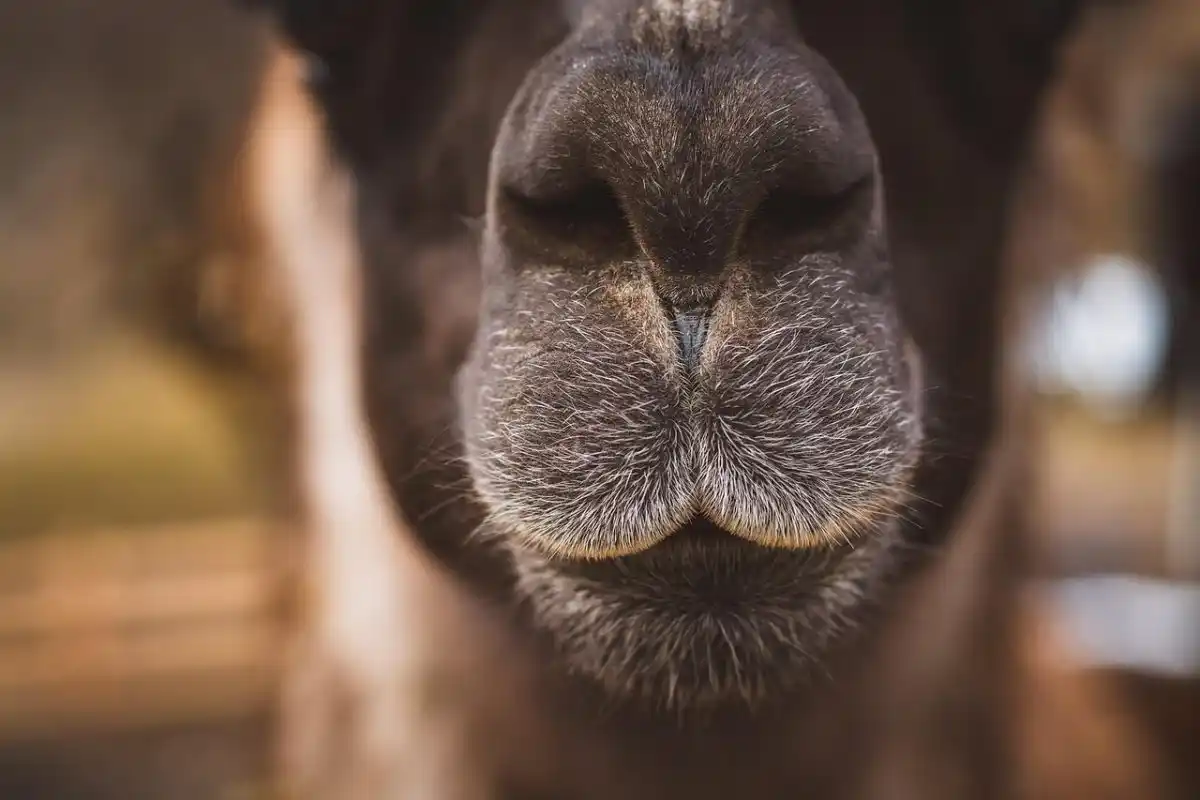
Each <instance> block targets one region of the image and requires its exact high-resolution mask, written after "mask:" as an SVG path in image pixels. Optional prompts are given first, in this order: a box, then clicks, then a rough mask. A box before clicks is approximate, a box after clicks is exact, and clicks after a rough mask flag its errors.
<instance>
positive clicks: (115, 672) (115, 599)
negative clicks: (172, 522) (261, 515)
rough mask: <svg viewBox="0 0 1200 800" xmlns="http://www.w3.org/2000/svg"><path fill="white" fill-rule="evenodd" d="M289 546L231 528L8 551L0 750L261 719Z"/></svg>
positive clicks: (3, 576)
mask: <svg viewBox="0 0 1200 800" xmlns="http://www.w3.org/2000/svg"><path fill="white" fill-rule="evenodd" d="M281 541H282V539H281V537H280V536H279V535H278V531H277V530H275V529H273V528H272V526H270V525H268V524H264V523H258V522H252V521H234V522H221V523H215V524H198V525H192V526H188V527H172V528H169V529H155V530H151V531H145V530H138V531H107V532H99V533H96V532H91V533H88V534H84V535H78V534H70V535H67V534H64V535H61V536H59V535H55V536H49V537H43V538H40V539H29V540H19V541H13V542H7V543H0V737H2V738H11V737H21V738H23V737H27V736H31V735H32V736H41V735H54V734H55V733H60V732H63V731H66V730H77V729H79V728H80V727H81V726H84V727H87V728H95V727H102V728H105V727H123V726H130V725H143V724H155V723H159V724H162V723H173V722H194V721H200V720H210V719H214V718H222V717H227V716H230V715H240V714H243V713H255V712H258V711H261V710H262V709H263V707H264V705H265V704H266V703H268V702H269V701H270V698H271V694H272V692H273V690H274V686H275V683H276V670H277V666H278V665H277V661H278V657H279V636H280V630H279V616H280V615H279V588H280V585H281V583H280V574H281V569H280V565H281V561H282V559H281V557H280V555H281V552H282V551H281V546H280V545H281Z"/></svg>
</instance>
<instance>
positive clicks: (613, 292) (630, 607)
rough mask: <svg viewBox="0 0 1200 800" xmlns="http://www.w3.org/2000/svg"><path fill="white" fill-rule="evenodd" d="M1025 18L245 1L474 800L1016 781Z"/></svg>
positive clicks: (836, 793)
mask: <svg viewBox="0 0 1200 800" xmlns="http://www.w3.org/2000/svg"><path fill="white" fill-rule="evenodd" d="M1036 5H1037V4H1031V5H1030V7H1029V8H1026V7H1025V5H1024V4H1023V3H1021V2H1017V3H1009V2H1003V3H1001V2H996V3H969V4H968V3H961V4H957V3H951V2H936V1H935V0H907V2H906V1H905V0H841V2H838V3H828V2H821V1H820V0H795V2H790V3H786V2H773V1H772V0H726V2H712V1H710V0H705V2H690V0H679V2H665V1H664V0H654V1H653V2H651V1H650V0H647V1H646V2H638V1H636V0H590V1H583V0H576V1H575V2H567V3H558V2H552V1H551V0H523V1H522V2H513V0H505V1H504V2H488V1H487V0H457V1H456V2H441V3H437V4H434V3H418V2H400V1H397V2H392V3H384V2H373V3H369V2H364V3H360V4H356V5H354V6H353V9H352V10H350V9H351V7H350V6H346V5H338V4H333V3H324V2H321V0H308V1H307V2H301V1H300V0H291V1H288V0H283V1H282V2H281V3H280V7H281V8H280V10H281V11H283V12H284V13H283V15H282V17H281V18H282V19H283V21H284V23H285V29H286V31H287V33H288V35H289V36H290V37H291V41H292V42H293V43H294V44H296V45H298V46H299V47H301V48H305V49H308V50H310V51H312V52H313V53H314V54H315V55H316V56H317V57H318V58H320V59H321V60H323V62H324V69H323V70H321V71H319V72H318V73H315V74H316V75H317V76H318V77H317V82H316V83H315V84H314V85H313V87H312V90H313V95H314V97H316V98H317V99H318V101H319V103H320V105H321V108H322V109H323V111H324V113H325V121H326V125H327V131H328V135H329V140H330V142H331V144H332V146H333V150H334V151H335V153H336V154H337V156H338V158H339V159H340V160H341V162H342V163H343V164H344V165H345V166H346V167H347V168H348V169H349V171H350V173H351V174H352V175H353V177H354V182H355V185H356V190H357V197H356V203H357V205H356V208H357V222H358V231H357V233H358V236H357V245H358V252H359V254H360V256H359V257H360V258H361V261H362V263H361V280H362V288H363V292H362V302H363V306H362V310H361V316H360V320H361V325H362V329H361V333H362V337H363V345H362V347H363V354H364V359H363V375H362V380H363V381H364V386H365V389H366V416H367V420H368V421H369V426H370V431H371V434H372V436H373V439H374V443H375V447H376V454H377V455H378V458H379V463H380V464H381V465H382V468H383V473H384V475H385V476H386V479H387V481H388V486H389V489H390V492H391V497H392V498H393V499H394V500H395V502H396V503H397V504H398V506H399V507H400V508H401V509H402V511H403V512H404V515H405V517H406V518H407V520H408V522H409V524H410V527H411V529H412V531H411V532H412V535H413V536H414V537H415V538H416V539H417V540H418V541H419V542H420V543H421V544H422V545H424V547H425V554H424V555H422V556H421V558H425V557H427V556H431V557H432V558H433V559H435V560H436V561H437V563H438V565H439V567H438V569H444V570H446V572H445V573H444V574H442V575H441V577H440V578H439V580H440V581H441V585H442V590H443V591H446V590H447V589H448V588H449V591H450V593H451V594H453V595H454V596H455V597H457V598H458V600H459V601H460V602H462V603H463V605H464V606H465V607H466V610H461V614H459V615H458V616H457V617H456V616H455V615H454V614H451V612H449V611H448V610H446V609H445V608H439V612H440V616H439V622H440V624H443V625H445V626H446V627H447V628H448V629H450V630H455V631H458V632H459V633H460V634H461V635H462V637H463V639H462V640H461V641H459V640H457V639H456V642H457V643H458V644H459V645H462V646H464V647H466V650H467V652H469V653H470V654H471V656H470V658H468V659H467V661H469V662H470V663H471V664H473V665H474V666H473V667H472V668H470V669H466V670H465V674H461V675H460V674H458V673H454V672H447V673H446V675H445V676H444V679H445V680H446V681H448V682H450V684H451V685H452V686H453V687H454V689H455V690H454V691H453V692H452V693H450V694H449V695H447V696H446V697H442V698H440V699H438V700H437V701H436V703H434V704H435V705H438V704H441V706H442V707H445V708H452V709H453V714H454V715H456V718H458V719H461V720H462V724H463V728H464V737H465V738H464V740H463V741H464V744H463V747H464V748H465V752H466V753H467V755H463V756H462V759H463V760H462V761H461V762H460V763H459V764H458V766H459V768H460V769H461V770H462V771H463V773H466V774H471V775H474V776H477V777H478V779H479V783H478V785H480V786H483V787H486V789H485V790H484V791H485V793H487V794H488V795H489V796H496V797H531V796H533V797H570V798H613V797H620V798H630V799H632V800H637V799H638V798H664V797H681V798H682V797H687V798H689V799H692V800H700V799H701V798H708V797H713V798H716V797H728V796H731V795H738V796H745V797H780V796H789V797H790V796H796V794H797V793H802V794H805V795H811V796H816V797H823V798H832V799H833V800H838V798H851V797H869V798H893V797H895V798H901V797H921V798H931V797H946V798H950V797H971V798H987V797H1032V796H1044V794H1039V792H1042V793H1044V791H1045V786H1046V785H1047V784H1045V783H1044V781H1042V778H1043V777H1044V776H1043V775H1042V774H1041V773H1040V772H1038V771H1037V770H1036V769H1034V770H1033V774H1032V776H1030V774H1029V773H1030V769H1031V768H1030V767H1029V764H1031V763H1032V760H1031V759H1030V758H1029V757H1028V753H1026V752H1024V751H1023V749H1022V747H1021V741H1020V740H1019V738H1018V737H1019V736H1020V735H1022V734H1021V731H1022V730H1023V728H1022V724H1023V723H1025V722H1026V720H1027V719H1028V713H1027V711H1028V708H1030V707H1032V708H1037V705H1036V703H1034V704H1033V706H1028V705H1026V704H1024V703H1014V702H1012V699H1013V698H1014V697H1018V696H1019V697H1022V698H1025V697H1026V695H1025V694H1024V693H1025V692H1031V693H1032V695H1033V696H1036V694H1037V693H1038V692H1040V691H1044V690H1043V689H1042V688H1039V687H1041V686H1042V685H1043V684H1041V683H1037V682H1030V681H1028V680H1026V679H1027V678H1028V676H1029V675H1030V674H1031V672H1030V662H1029V660H1028V659H1027V658H1026V655H1025V652H1026V648H1025V644H1024V642H1025V640H1024V638H1023V635H1022V633H1021V631H1022V629H1023V622H1022V612H1021V610H1020V608H1019V605H1018V603H1017V602H1016V597H1017V589H1018V586H1019V576H1020V573H1021V569H1022V567H1023V565H1024V538H1025V537H1024V520H1023V519H1022V513H1021V506H1022V497H1023V486H1022V485H1021V481H1020V478H1021V475H1022V469H1021V461H1022V458H1023V453H1022V448H1021V443H1022V437H1023V434H1024V427H1023V414H1022V411H1021V405H1020V404H1019V403H1010V402H1008V398H1006V397H1004V396H1003V395H1002V393H1001V391H1000V387H1001V375H1002V373H1003V371H1004V363H1003V361H1002V359H1001V350H1000V347H999V343H1000V341H1001V340H1002V336H1003V332H1002V329H1001V325H1000V314H1001V308H1002V302H1003V298H1004V297H1005V296H1006V294H1007V292H1008V287H1007V286H1006V283H1005V281H1004V279H1003V277H1002V271H1001V263H1002V258H1001V241H1002V238H1003V232H1004V225H1005V216H1006V204H1007V197H1008V192H1009V189H1010V188H1011V183H1012V180H1013V177H1014V175H1015V174H1016V168H1017V164H1018V163H1019V157H1020V155H1021V152H1022V149H1023V147H1024V142H1025V138H1026V135H1027V132H1028V129H1029V127H1030V125H1031V124H1032V119H1033V117H1034V114H1035V110H1036V109H1035V103H1036V98H1037V97H1038V94H1039V92H1040V90H1041V88H1042V85H1043V83H1044V82H1045V81H1046V80H1047V79H1048V77H1049V69H1050V65H1051V64H1052V61H1053V57H1052V51H1053V47H1054V45H1055V42H1056V41H1057V37H1058V36H1060V35H1061V33H1062V30H1063V29H1064V22H1063V20H1061V19H1059V18H1058V17H1057V16H1055V15H1051V17H1049V18H1042V17H1040V16H1038V14H1037V13H1030V12H1033V11H1035V9H1034V6H1036ZM934 11H940V13H936V14H935V13H933V12H934ZM868 20H869V23H868V22H866V21H868ZM989 37H991V38H989ZM979 43H982V45H983V46H980V47H975V46H974V45H975V44H979ZM1021 48H1026V49H1027V50H1028V51H1029V53H1030V57H1029V58H1028V59H1022V60H1020V67H1019V68H1012V69H1009V68H1008V67H1006V66H1004V64H1005V63H1007V62H1003V63H1002V60H1003V59H1010V58H1013V57H1014V56H1013V54H1014V53H1016V52H1020V51H1021ZM997 59H1000V60H997ZM959 67H961V69H958V68H959ZM964 82H965V83H964ZM997 120H1000V121H1002V123H1003V124H1002V125H996V124H993V123H995V122H996V121H997ZM480 215H482V218H483V223H482V231H481V237H480V240H479V241H476V240H475V239H474V238H473V234H472V233H471V232H470V231H469V229H468V226H467V225H466V224H464V221H463V217H464V216H465V217H468V218H470V217H478V216H480ZM697 320H699V323H697ZM697 325H698V326H699V327H697ZM685 326H686V327H687V330H689V331H691V333H688V334H687V337H690V338H689V343H688V345H687V347H684V346H683V345H682V344H681V342H682V338H681V337H684V334H683V333H682V331H683V330H684V329H685ZM696 331H704V332H706V333H704V334H703V335H702V334H700V333H696ZM460 366H461V367H462V369H461V370H460ZM1016 396H1018V395H1017V394H1014V397H1016ZM345 535H347V536H352V535H353V534H352V533H350V532H345ZM329 540H330V541H335V540H336V537H333V536H330V537H329ZM456 613H457V612H456ZM381 635H385V634H382V632H381ZM481 665H490V666H481ZM499 665H503V671H500V667H499ZM480 669H483V670H485V671H486V670H495V672H494V673H493V672H489V673H488V674H486V675H480V674H479V672H478V670H480ZM473 670H474V671H473ZM456 676H457V677H456ZM1031 686H1032V687H1034V688H1030V687H1031ZM430 713H431V714H433V712H432V711H431V712H430ZM501 730H503V731H506V732H507V734H501V735H497V731H501ZM1130 749H1131V750H1132V749H1133V747H1132V746H1131V747H1130ZM1105 768H1111V772H1109V771H1106V769H1105ZM1084 769H1088V770H1092V771H1093V775H1092V777H1094V778H1096V781H1097V784H1096V785H1103V786H1105V787H1108V788H1110V789H1111V790H1112V792H1113V794H1112V795H1111V796H1113V797H1117V796H1129V797H1132V796H1137V797H1149V796H1152V793H1150V792H1151V790H1150V789H1149V788H1148V787H1149V785H1148V784H1144V783H1141V782H1139V775H1138V770H1137V769H1136V768H1135V767H1128V768H1127V765H1126V764H1106V765H1102V766H1101V765H1096V764H1087V765H1084ZM1055 777H1056V779H1057V778H1058V777H1060V776H1059V775H1057V774H1056V776H1055ZM1131 787H1136V788H1131ZM436 796H450V790H446V792H445V793H443V794H441V795H436Z"/></svg>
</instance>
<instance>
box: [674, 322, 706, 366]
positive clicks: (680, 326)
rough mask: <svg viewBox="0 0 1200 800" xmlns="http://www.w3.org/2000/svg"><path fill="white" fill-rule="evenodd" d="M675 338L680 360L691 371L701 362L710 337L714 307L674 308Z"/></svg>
mask: <svg viewBox="0 0 1200 800" xmlns="http://www.w3.org/2000/svg"><path fill="white" fill-rule="evenodd" d="M673 315H674V324H675V340H676V342H677V343H678V345H679V360H680V361H682V362H683V366H684V369H686V370H688V371H691V370H694V369H696V367H697V366H699V364H700V354H701V353H702V352H703V351H704V341H705V339H707V338H708V329H709V321H710V319H711V316H712V309H711V308H709V307H707V306H695V307H693V308H686V309H675V310H673Z"/></svg>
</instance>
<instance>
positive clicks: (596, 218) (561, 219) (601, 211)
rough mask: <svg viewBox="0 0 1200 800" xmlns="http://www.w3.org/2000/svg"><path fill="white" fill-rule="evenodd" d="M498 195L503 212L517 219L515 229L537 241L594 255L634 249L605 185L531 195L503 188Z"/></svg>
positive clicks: (622, 213) (614, 199) (615, 200)
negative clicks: (582, 249) (578, 249)
mask: <svg viewBox="0 0 1200 800" xmlns="http://www.w3.org/2000/svg"><path fill="white" fill-rule="evenodd" d="M501 199H502V208H503V210H504V212H505V213H506V214H508V215H513V217H512V219H513V221H517V220H519V221H520V224H519V225H518V226H516V229H517V230H523V231H525V232H526V233H528V234H530V235H532V236H534V237H536V239H537V241H538V242H540V243H541V244H543V245H549V246H551V247H554V246H555V245H559V246H566V247H569V248H572V249H575V248H584V249H586V250H588V251H589V252H592V253H593V254H594V255H596V256H598V257H613V256H617V255H628V251H631V250H632V249H634V247H635V245H634V240H633V232H632V229H631V227H630V225H629V222H628V219H627V218H626V216H625V211H624V208H623V207H622V205H621V201H620V199H619V198H618V197H617V195H616V193H615V192H614V191H613V189H612V187H611V186H609V185H608V184H607V183H603V182H599V181H597V182H588V183H584V184H582V185H577V186H570V187H555V188H554V190H553V191H541V192H537V193H525V192H521V191H518V190H516V189H513V188H511V187H506V188H504V189H502V190H501ZM510 227H511V226H510Z"/></svg>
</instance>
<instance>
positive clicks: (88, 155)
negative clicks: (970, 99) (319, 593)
mask: <svg viewBox="0 0 1200 800" xmlns="http://www.w3.org/2000/svg"><path fill="white" fill-rule="evenodd" d="M231 6H232V4H230V3H224V2H211V3H196V2H194V0H105V2H103V3H96V2H90V1H89V0H38V2H30V0H0V797H3V798H9V797H12V798H53V799H54V800H58V799H60V798H89V800H105V799H106V798H120V800H138V799H139V798H171V799H172V800H190V798H205V800H232V799H233V798H254V797H263V796H265V794H264V793H263V792H264V788H263V787H264V785H265V779H266V770H267V767H268V755H269V751H268V747H269V735H268V733H269V724H270V722H269V720H270V714H271V709H272V704H273V702H274V699H275V697H274V692H275V691H276V689H275V687H276V684H277V675H278V668H279V664H278V658H279V653H280V639H279V637H280V635H281V631H280V627H281V626H280V619H281V608H282V606H283V605H284V600H285V597H286V584H287V571H286V570H287V565H288V564H289V554H290V550H289V548H288V543H289V541H291V540H292V538H294V537H292V535H291V534H290V533H289V531H288V528H287V525H286V523H285V520H286V519H287V515H286V514H285V513H284V511H285V509H286V508H288V503H289V500H290V498H288V496H287V493H286V484H285V480H284V477H285V475H286V470H285V469H284V464H285V463H286V457H287V456H286V453H287V443H286V442H285V441H284V439H283V429H284V420H285V419H286V413H287V406H286V403H285V402H284V399H283V397H282V396H281V394H280V391H279V382H278V381H277V380H272V377H273V376H276V375H277V374H278V373H277V369H276V367H275V365H273V364H272V363H270V359H269V358H265V357H264V356H263V354H262V352H261V348H256V347H255V346H254V345H253V342H254V335H253V334H254V332H253V331H252V330H248V329H247V325H246V321H245V315H244V314H242V315H240V316H239V315H238V314H237V313H236V309H237V304H238V302H239V299H238V298H239V294H238V292H239V286H238V282H237V279H236V276H238V275H243V274H246V273H247V271H249V270H253V269H254V268H255V266H256V265H255V264H254V263H253V262H254V260H255V259H256V258H257V253H256V249H255V246H254V242H253V237H252V236H251V235H250V234H249V233H248V232H247V230H246V226H245V224H244V220H243V219H242V218H241V216H240V215H239V213H238V211H239V201H240V196H239V195H238V183H237V180H238V167H239V162H238V154H239V148H240V145H241V143H242V141H243V137H244V136H245V135H246V126H247V123H248V115H249V113H250V110H251V108H252V105H253V102H254V100H255V92H256V90H257V88H258V83H257V81H258V78H259V76H260V69H261V67H262V66H263V65H264V63H265V61H264V58H265V49H264V48H265V44H266V32H265V30H264V28H263V27H262V26H261V25H260V20H257V19H255V18H252V17H248V16H247V15H245V14H242V13H239V12H237V11H235V10H233V9H232V7H231ZM1012 250H1013V258H1014V260H1015V262H1016V269H1018V270H1019V271H1021V272H1023V273H1025V274H1028V275H1030V276H1032V278H1033V279H1034V280H1039V281H1045V282H1046V283H1047V284H1048V291H1047V292H1046V293H1045V297H1044V300H1043V301H1040V302H1039V304H1038V305H1037V307H1036V308H1034V309H1032V313H1031V317H1030V319H1031V324H1030V325H1029V326H1028V330H1027V331H1026V334H1025V339H1024V341H1023V343H1022V348H1021V351H1020V352H1021V354H1022V365H1023V368H1025V369H1027V370H1028V372H1029V375H1030V376H1031V378H1032V379H1033V380H1034V382H1035V385H1036V386H1037V388H1038V404H1037V408H1038V417H1039V422H1040V423H1041V425H1042V433H1043V435H1042V436H1041V437H1039V441H1038V445H1037V447H1038V452H1037V455H1038V459H1037V463H1038V474H1037V481H1036V486H1035V490H1034V492H1033V495H1032V496H1031V498H1030V502H1031V508H1032V509H1033V511H1034V514H1035V517H1036V519H1037V521H1038V523H1039V530H1040V531H1041V533H1042V545H1043V556H1044V558H1043V573H1044V580H1043V581H1042V582H1041V584H1040V585H1039V589H1038V591H1039V592H1041V593H1043V595H1044V597H1045V598H1046V599H1047V600H1049V601H1050V602H1052V603H1055V604H1057V605H1058V607H1059V608H1060V610H1061V611H1062V612H1063V615H1064V620H1065V628H1066V631H1067V633H1068V635H1070V636H1071V637H1072V638H1073V639H1074V641H1075V643H1076V644H1077V645H1078V646H1079V648H1080V651H1081V652H1082V653H1083V654H1084V656H1085V657H1086V658H1087V659H1088V660H1089V661H1090V662H1091V663H1092V664H1093V665H1094V666H1095V667H1096V668H1097V669H1104V670H1115V671H1119V672H1120V674H1121V675H1122V676H1123V680H1125V681H1126V682H1127V684H1128V687H1129V688H1130V690H1131V691H1134V692H1136V693H1137V696H1138V697H1139V698H1141V700H1142V704H1141V707H1142V708H1143V711H1144V713H1145V714H1146V715H1147V716H1148V718H1152V719H1153V720H1154V721H1155V722H1156V723H1158V729H1159V730H1162V731H1165V732H1168V733H1164V740H1163V745H1164V747H1165V748H1175V749H1176V750H1177V752H1178V755H1179V757H1178V759H1177V760H1178V762H1179V763H1180V764H1185V765H1186V764H1187V763H1188V762H1189V761H1191V760H1194V758H1191V757H1189V755H1188V753H1189V752H1191V753H1194V752H1196V751H1195V747H1196V746H1197V744H1196V743H1200V730H1198V728H1200V705H1198V704H1197V700H1196V697H1197V692H1196V689H1195V685H1196V682H1197V681H1200V588H1198V587H1200V533H1198V531H1197V527H1198V525H1200V311H1198V310H1197V309H1196V308H1194V307H1189V301H1188V299H1187V298H1188V292H1187V291H1185V290H1186V289H1187V282H1188V281H1189V280H1190V281H1191V288H1190V291H1191V296H1192V297H1193V298H1196V297H1200V286H1197V285H1196V284H1197V283H1198V282H1200V4H1198V3H1194V2H1189V1H1188V0H1141V2H1137V1H1136V0H1130V1H1129V2H1124V3H1102V4H1099V6H1098V7H1097V8H1096V9H1095V10H1094V11H1093V12H1092V13H1090V15H1089V16H1088V18H1087V19H1086V20H1085V24H1084V26H1083V27H1082V29H1081V30H1080V31H1079V33H1078V34H1077V35H1076V36H1075V37H1074V40H1073V42H1072V44H1071V46H1070V47H1069V48H1068V51H1067V52H1066V53H1064V68H1063V73H1062V75H1061V77H1060V79H1059V81H1058V82H1057V84H1056V85H1055V87H1054V90H1053V92H1052V93H1051V96H1050V97H1049V98H1048V102H1047V113H1046V118H1045V123H1044V125H1043V127H1042V130H1041V131H1040V133H1039V140H1038V144H1037V147H1036V148H1035V152H1034V156H1033V159H1032V163H1031V167H1030V174H1029V175H1028V177H1027V180H1026V185H1025V188H1024V190H1023V193H1022V202H1021V204H1020V205H1019V207H1018V213H1017V224H1016V226H1015V230H1014V238H1013V242H1012ZM253 324H255V320H253V319H251V320H250V326H251V327H252V326H253Z"/></svg>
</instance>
